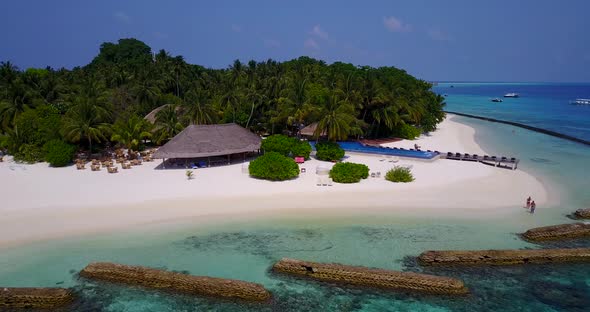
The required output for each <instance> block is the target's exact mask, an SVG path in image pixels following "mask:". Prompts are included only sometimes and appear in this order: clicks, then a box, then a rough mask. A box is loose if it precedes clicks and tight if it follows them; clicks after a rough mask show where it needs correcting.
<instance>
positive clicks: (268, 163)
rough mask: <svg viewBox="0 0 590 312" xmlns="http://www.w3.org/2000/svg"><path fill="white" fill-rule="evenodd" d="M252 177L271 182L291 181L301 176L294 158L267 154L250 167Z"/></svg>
mask: <svg viewBox="0 0 590 312" xmlns="http://www.w3.org/2000/svg"><path fill="white" fill-rule="evenodd" d="M248 171H249V172H250V176H252V177H254V178H258V179H265V180H271V181H283V180H290V179H293V178H296V177H297V176H299V166H297V164H296V163H295V161H294V160H293V159H292V158H289V157H286V156H283V155H281V154H279V153H277V152H269V153H266V154H264V155H262V156H260V157H258V158H256V159H255V160H253V161H252V162H250V165H249V166H248Z"/></svg>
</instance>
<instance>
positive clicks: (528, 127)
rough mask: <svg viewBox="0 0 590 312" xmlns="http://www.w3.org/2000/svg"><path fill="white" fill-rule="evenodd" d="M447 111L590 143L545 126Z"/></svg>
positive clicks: (586, 143) (585, 143)
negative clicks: (540, 126)
mask: <svg viewBox="0 0 590 312" xmlns="http://www.w3.org/2000/svg"><path fill="white" fill-rule="evenodd" d="M445 113H449V114H454V115H459V116H463V117H469V118H475V119H481V120H485V121H491V122H497V123H503V124H507V125H511V126H515V127H520V128H524V129H527V130H531V131H535V132H539V133H543V134H547V135H550V136H554V137H557V138H561V139H566V140H569V141H573V142H577V143H582V144H584V145H590V141H587V140H584V139H580V138H576V137H573V136H571V135H567V134H563V133H559V132H555V131H551V130H547V129H543V128H538V127H533V126H529V125H525V124H522V123H519V122H514V121H507V120H500V119H495V118H489V117H482V116H476V115H470V114H464V113H458V112H451V111H445Z"/></svg>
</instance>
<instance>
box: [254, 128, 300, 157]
mask: <svg viewBox="0 0 590 312" xmlns="http://www.w3.org/2000/svg"><path fill="white" fill-rule="evenodd" d="M260 149H261V150H263V151H264V152H265V153H267V152H277V153H279V154H281V155H283V156H289V157H295V156H302V157H305V159H309V154H310V153H311V145H309V143H308V142H307V141H301V140H299V139H297V138H294V137H289V136H286V135H283V134H274V135H271V136H269V137H267V138H266V139H264V140H263V141H262V144H261V145H260Z"/></svg>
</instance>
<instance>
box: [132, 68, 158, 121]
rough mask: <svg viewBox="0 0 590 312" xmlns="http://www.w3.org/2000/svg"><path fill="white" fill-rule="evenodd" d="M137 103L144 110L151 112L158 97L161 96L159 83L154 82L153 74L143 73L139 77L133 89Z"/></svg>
mask: <svg viewBox="0 0 590 312" xmlns="http://www.w3.org/2000/svg"><path fill="white" fill-rule="evenodd" d="M132 91H133V94H134V96H135V99H136V100H137V103H139V105H140V106H141V107H142V108H143V109H144V110H147V111H149V110H150V109H152V108H153V107H152V106H153V105H152V104H154V103H155V102H156V100H157V98H158V96H160V92H161V91H160V86H159V82H158V81H156V80H154V79H153V77H152V75H151V73H148V72H147V71H143V72H141V73H140V74H139V77H137V80H136V83H135V85H134V87H133V89H132Z"/></svg>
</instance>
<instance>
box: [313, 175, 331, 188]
mask: <svg viewBox="0 0 590 312" xmlns="http://www.w3.org/2000/svg"><path fill="white" fill-rule="evenodd" d="M316 185H317V186H332V179H331V178H328V177H319V178H318V181H317V183H316Z"/></svg>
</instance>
